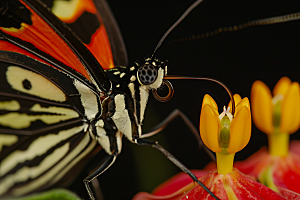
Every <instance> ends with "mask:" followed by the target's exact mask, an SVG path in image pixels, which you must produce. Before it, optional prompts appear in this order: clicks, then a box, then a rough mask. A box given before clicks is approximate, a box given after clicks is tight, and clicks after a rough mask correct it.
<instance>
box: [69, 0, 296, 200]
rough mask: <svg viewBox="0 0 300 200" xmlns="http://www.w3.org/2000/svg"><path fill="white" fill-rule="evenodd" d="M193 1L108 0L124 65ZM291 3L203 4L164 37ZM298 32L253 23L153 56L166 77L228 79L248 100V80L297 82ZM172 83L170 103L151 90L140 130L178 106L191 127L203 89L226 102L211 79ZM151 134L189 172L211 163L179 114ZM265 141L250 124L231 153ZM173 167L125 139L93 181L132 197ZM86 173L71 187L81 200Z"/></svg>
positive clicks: (148, 48) (276, 12) (108, 194)
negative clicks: (245, 138) (247, 136)
mask: <svg viewBox="0 0 300 200" xmlns="http://www.w3.org/2000/svg"><path fill="white" fill-rule="evenodd" d="M193 2H194V1H192V0H184V1H183V0H181V1H170V0H152V1H148V0H147V1H140V0H134V1H133V0H127V1H117V0H109V1H108V3H109V5H110V7H111V9H112V12H113V13H114V15H115V18H116V21H117V22H118V24H119V27H120V30H121V33H122V35H123V39H124V42H125V45H126V48H127V53H128V58H129V63H133V62H134V61H135V60H136V59H140V60H142V59H143V58H144V57H145V56H146V55H147V54H151V53H152V51H153V50H154V48H155V46H156V44H157V43H158V41H159V39H160V38H161V36H162V35H163V34H164V33H165V31H166V30H167V29H168V28H169V27H170V26H171V25H172V24H173V23H174V22H175V21H176V20H177V19H178V17H179V16H180V15H181V14H182V13H183V12H184V11H185V9H186V8H187V7H188V6H189V5H191V4H192V3H193ZM297 2H298V1H278V2H274V1H271V0H266V1H261V0H252V1H238V0H236V1H233V0H227V1H217V0H210V1H204V2H203V3H202V4H200V5H199V6H198V7H197V8H196V9H195V10H194V11H193V12H192V13H191V14H190V15H189V16H188V17H187V18H186V19H185V20H184V21H183V22H182V23H181V24H180V25H179V26H178V27H177V28H176V29H175V30H174V31H173V32H172V33H171V34H170V35H169V36H168V37H167V39H166V41H171V40H173V39H177V38H182V37H186V36H192V35H197V34H202V33H206V32H210V31H213V30H215V29H217V28H219V27H224V26H231V25H237V24H241V23H244V22H247V21H251V20H254V19H261V18H267V17H273V16H280V15H285V14H290V13H294V12H299V11H300V6H298V4H297ZM299 36H300V21H294V22H287V23H281V24H275V25H267V26H257V27H250V28H246V29H243V30H240V31H236V32H227V33H221V34H218V35H216V36H213V37H208V38H205V39H202V40H197V41H196V40H193V41H188V42H182V43H176V44H172V45H169V46H167V47H165V48H164V49H162V50H161V51H160V53H159V55H158V56H159V58H160V59H164V60H169V65H168V73H169V74H175V75H194V76H208V77H213V78H216V79H219V80H221V81H223V82H224V83H225V84H227V85H228V87H229V88H230V89H231V90H232V92H233V93H239V94H240V95H241V96H242V97H249V96H250V91H251V85H252V83H253V82H254V81H255V80H262V81H263V82H265V83H266V84H267V85H268V86H269V87H270V88H273V87H274V85H275V84H276V82H277V81H278V80H279V79H280V78H281V77H282V76H288V77H289V78H291V80H292V81H298V82H299V81H300V73H299V64H300V58H299V53H300V52H299V51H300V50H299V45H300V41H299ZM171 82H172V84H173V86H174V88H175V94H174V96H173V98H172V99H171V100H170V101H169V102H166V103H160V102H157V101H156V100H155V99H154V98H153V97H152V95H151V97H150V99H149V102H148V107H147V110H146V114H145V121H144V126H143V130H147V129H148V128H150V127H152V126H154V125H155V124H157V123H158V122H160V121H161V120H162V119H164V118H165V117H166V116H167V115H168V114H169V113H170V112H171V111H172V110H174V109H175V108H179V109H180V110H181V111H183V112H184V113H185V114H186V115H187V116H188V117H189V118H190V119H191V120H192V122H193V123H194V124H195V126H196V127H197V128H198V125H199V116H200V107H201V103H202V98H203V96H204V94H206V93H208V94H210V95H211V96H212V97H213V98H214V99H215V100H216V102H217V104H218V105H219V110H220V111H221V109H222V107H223V106H224V105H227V104H228V101H229V97H228V95H227V94H226V92H225V91H224V90H223V89H222V88H221V87H220V86H218V85H216V84H215V83H210V82H204V81H183V80H178V81H171ZM297 134H298V135H299V133H295V134H293V135H292V136H291V138H292V139H296V138H297V137H298V138H299V136H297ZM153 139H154V140H158V141H159V142H160V144H161V145H163V146H165V147H166V149H168V150H169V151H170V152H171V153H172V154H173V155H175V156H176V157H177V158H178V159H179V160H180V161H181V162H182V163H184V164H185V165H186V166H187V167H188V168H190V169H202V168H203V167H204V166H205V165H206V164H207V163H208V162H210V159H209V157H208V156H207V155H206V153H205V152H204V151H203V150H199V149H198V148H197V143H196V140H195V139H194V137H193V136H192V134H191V133H190V131H189V130H188V128H187V127H186V126H185V125H184V123H183V122H182V121H181V120H180V119H176V120H175V121H174V122H173V123H171V124H170V125H169V126H168V128H167V129H166V130H165V131H163V132H162V133H159V134H158V136H157V137H153ZM266 144H267V137H266V136H265V135H264V134H263V133H261V132H260V131H259V130H257V129H256V127H255V126H254V125H253V132H252V137H251V140H250V142H249V144H248V145H247V147H246V148H245V149H243V150H242V151H241V152H238V153H237V154H236V156H235V160H243V159H246V158H247V157H249V156H250V155H251V154H253V153H254V152H256V151H257V150H258V149H259V148H260V147H261V146H263V145H266ZM103 155H104V154H103ZM100 157H101V155H100ZM95 159H99V158H98V157H97V158H95ZM95 161H96V160H94V162H95ZM178 172H179V170H178V169H177V168H176V167H174V166H172V164H170V162H169V161H168V160H167V159H166V158H164V157H163V156H162V155H161V154H160V153H159V152H157V150H155V149H151V148H150V147H143V146H137V145H134V144H131V143H130V142H128V141H127V140H126V139H125V138H124V139H123V149H122V153H121V155H120V156H119V157H118V159H117V161H116V162H115V164H114V165H113V166H112V167H111V168H110V169H109V170H107V172H105V173H104V174H103V175H101V176H100V177H99V181H100V185H101V189H102V192H103V195H104V198H105V199H106V200H110V199H131V198H132V197H133V196H134V194H136V193H137V192H139V191H147V192H151V190H152V189H153V188H154V187H155V186H157V185H158V184H160V183H161V182H163V181H164V180H167V179H168V178H169V177H171V176H172V175H174V174H176V173H178ZM86 173H87V172H86V171H84V172H83V173H82V175H81V176H80V177H79V178H78V180H77V184H76V185H73V186H72V187H71V189H72V190H75V191H76V192H77V193H79V195H80V196H82V197H83V198H85V199H88V197H87V196H86V194H85V190H84V186H83V184H82V179H83V178H84V177H85V176H86Z"/></svg>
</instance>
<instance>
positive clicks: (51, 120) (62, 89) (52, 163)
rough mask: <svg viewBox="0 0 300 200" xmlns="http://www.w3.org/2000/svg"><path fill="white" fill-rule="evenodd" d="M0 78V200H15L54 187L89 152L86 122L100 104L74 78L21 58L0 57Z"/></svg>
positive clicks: (9, 54) (93, 142)
mask: <svg viewBox="0 0 300 200" xmlns="http://www.w3.org/2000/svg"><path fill="white" fill-rule="evenodd" d="M0 76H1V78H0V84H1V91H0V160H1V163H0V166H1V167H0V180H1V184H0V196H5V195H16V196H19V195H24V194H27V193H30V192H32V191H38V190H42V189H44V188H47V187H49V186H51V185H53V184H55V183H57V181H59V180H60V179H61V178H62V177H63V176H64V175H65V174H66V173H68V172H69V170H71V169H72V167H74V166H75V165H76V164H77V163H78V162H79V161H80V160H82V159H84V158H85V156H88V155H89V153H90V152H92V151H93V150H94V148H95V146H96V140H93V139H92V138H91V136H90V133H89V131H88V130H89V125H90V124H89V121H90V120H91V119H93V118H95V117H97V116H96V115H97V114H98V113H99V111H100V110H101V108H100V106H101V104H100V99H99V98H98V96H97V95H95V94H94V92H93V90H91V89H90V88H89V87H87V86H86V85H85V84H83V83H81V82H80V81H78V80H76V79H75V78H74V77H72V76H70V75H69V74H66V73H65V72H63V71H61V70H58V69H56V68H53V67H51V66H49V65H47V64H44V63H42V62H40V61H37V60H35V59H32V58H29V57H28V56H25V55H22V54H18V53H14V52H8V51H2V52H1V53H0ZM86 104H88V106H87V105H86Z"/></svg>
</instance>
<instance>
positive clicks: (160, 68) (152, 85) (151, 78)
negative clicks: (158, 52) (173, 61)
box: [137, 58, 167, 89]
mask: <svg viewBox="0 0 300 200" xmlns="http://www.w3.org/2000/svg"><path fill="white" fill-rule="evenodd" d="M166 63H167V62H163V61H160V60H158V59H152V60H151V59H150V58H146V59H145V63H144V64H143V65H142V66H140V67H139V68H138V70H137V77H138V81H139V83H140V84H141V85H147V86H148V88H149V89H157V88H159V87H160V86H161V84H162V82H163V78H164V76H165V75H167V65H166Z"/></svg>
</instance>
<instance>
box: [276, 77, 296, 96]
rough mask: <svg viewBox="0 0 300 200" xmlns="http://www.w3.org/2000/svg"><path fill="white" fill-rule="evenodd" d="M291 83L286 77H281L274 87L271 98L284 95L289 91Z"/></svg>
mask: <svg viewBox="0 0 300 200" xmlns="http://www.w3.org/2000/svg"><path fill="white" fill-rule="evenodd" d="M291 83H292V81H291V80H290V79H289V78H288V77H285V76H284V77H282V78H281V79H280V80H279V81H278V82H277V83H276V85H275V87H274V89H273V96H274V97H275V96H276V95H278V94H282V95H285V93H286V92H287V90H288V89H289V87H290V85H291Z"/></svg>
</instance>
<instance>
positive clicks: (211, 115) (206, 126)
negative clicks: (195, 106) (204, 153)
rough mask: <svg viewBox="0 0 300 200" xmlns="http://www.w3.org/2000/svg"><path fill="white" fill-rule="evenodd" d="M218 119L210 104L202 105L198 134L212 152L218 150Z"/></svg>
mask: <svg viewBox="0 0 300 200" xmlns="http://www.w3.org/2000/svg"><path fill="white" fill-rule="evenodd" d="M219 129H220V120H219V117H218V114H217V113H216V112H215V110H214V108H213V107H212V106H211V105H208V104H206V105H204V106H203V107H202V110H201V115H200V135H201V138H202V141H203V143H204V144H205V145H206V146H207V147H208V148H209V149H211V150H212V151H213V152H220V151H221V150H222V149H221V148H220V147H219Z"/></svg>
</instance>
